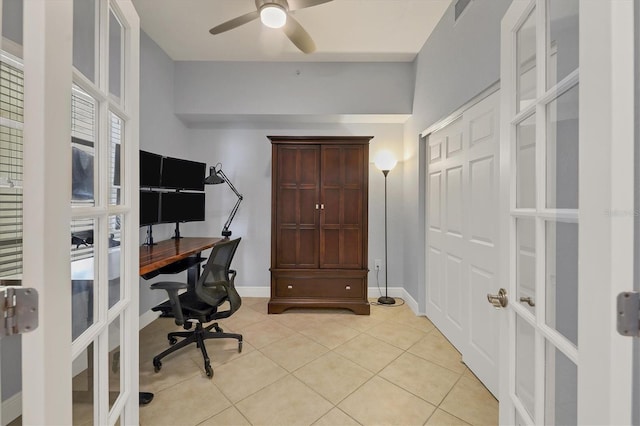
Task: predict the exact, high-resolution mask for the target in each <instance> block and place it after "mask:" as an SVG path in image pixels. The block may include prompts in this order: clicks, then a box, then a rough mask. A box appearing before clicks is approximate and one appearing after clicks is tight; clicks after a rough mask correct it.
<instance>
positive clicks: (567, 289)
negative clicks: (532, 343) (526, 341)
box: [545, 221, 578, 346]
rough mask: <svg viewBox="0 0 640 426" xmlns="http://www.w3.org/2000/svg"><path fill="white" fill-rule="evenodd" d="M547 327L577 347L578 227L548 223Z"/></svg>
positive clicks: (575, 225) (568, 224) (574, 224)
mask: <svg viewBox="0 0 640 426" xmlns="http://www.w3.org/2000/svg"><path fill="white" fill-rule="evenodd" d="M545 285H546V296H547V297H546V323H547V325H549V326H550V327H552V328H555V329H556V330H558V332H560V334H562V335H563V336H565V337H566V338H567V339H569V340H570V341H571V342H572V343H573V344H574V345H576V346H578V224H577V223H568V222H552V221H548V222H546V274H545Z"/></svg>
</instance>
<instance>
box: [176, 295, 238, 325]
mask: <svg viewBox="0 0 640 426" xmlns="http://www.w3.org/2000/svg"><path fill="white" fill-rule="evenodd" d="M226 297H227V295H226V293H223V292H220V295H219V300H220V302H219V303H218V305H216V306H212V305H209V304H208V303H205V302H203V301H202V300H201V299H199V298H198V296H197V295H196V294H195V293H192V292H188V293H183V294H181V295H180V305H181V307H182V311H183V313H184V316H185V318H186V319H197V320H199V321H200V322H209V321H212V320H214V319H216V318H215V314H216V313H217V312H218V306H220V305H221V304H222V303H223V302H224V299H226Z"/></svg>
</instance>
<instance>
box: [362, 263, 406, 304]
mask: <svg viewBox="0 0 640 426" xmlns="http://www.w3.org/2000/svg"><path fill="white" fill-rule="evenodd" d="M376 285H377V286H378V293H380V297H382V289H381V288H380V268H378V267H376ZM394 299H395V300H396V303H394V304H393V305H385V304H382V303H378V302H369V305H373V306H385V307H387V308H397V307H399V306H402V305H404V299H402V298H400V297H394ZM398 301H400V302H402V303H398Z"/></svg>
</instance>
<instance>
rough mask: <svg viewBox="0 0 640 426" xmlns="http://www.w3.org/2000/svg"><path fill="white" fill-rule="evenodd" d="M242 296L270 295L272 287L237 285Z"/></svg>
mask: <svg viewBox="0 0 640 426" xmlns="http://www.w3.org/2000/svg"><path fill="white" fill-rule="evenodd" d="M236 290H238V294H239V295H240V297H270V296H271V287H269V286H266V287H249V286H236Z"/></svg>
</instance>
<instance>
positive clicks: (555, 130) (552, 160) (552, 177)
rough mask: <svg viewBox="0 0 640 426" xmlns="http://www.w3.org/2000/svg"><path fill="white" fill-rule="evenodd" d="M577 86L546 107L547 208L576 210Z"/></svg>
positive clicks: (577, 149) (577, 150) (577, 151)
mask: <svg viewBox="0 0 640 426" xmlns="http://www.w3.org/2000/svg"><path fill="white" fill-rule="evenodd" d="M578 153H579V143H578V86H577V85H576V86H574V87H572V88H571V89H569V90H568V91H567V92H565V93H563V94H562V95H560V96H559V97H558V98H557V99H555V100H554V101H552V102H550V103H549V105H547V164H546V168H547V179H546V180H547V197H546V198H547V207H548V208H558V209H577V208H578Z"/></svg>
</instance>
